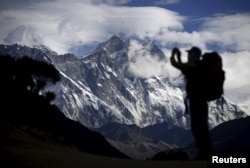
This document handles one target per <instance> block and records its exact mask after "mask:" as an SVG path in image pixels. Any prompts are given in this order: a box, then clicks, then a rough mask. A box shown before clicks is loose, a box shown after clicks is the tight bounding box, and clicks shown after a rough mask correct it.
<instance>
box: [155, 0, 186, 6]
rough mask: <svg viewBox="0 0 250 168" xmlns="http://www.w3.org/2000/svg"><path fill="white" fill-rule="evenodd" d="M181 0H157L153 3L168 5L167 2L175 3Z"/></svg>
mask: <svg viewBox="0 0 250 168" xmlns="http://www.w3.org/2000/svg"><path fill="white" fill-rule="evenodd" d="M180 1H181V0H159V1H157V2H156V3H155V5H169V4H177V3H180Z"/></svg>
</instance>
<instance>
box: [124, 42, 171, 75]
mask: <svg viewBox="0 0 250 168" xmlns="http://www.w3.org/2000/svg"><path fill="white" fill-rule="evenodd" d="M150 45H151V44H150V43H149V44H147V45H142V44H141V43H139V42H138V41H136V40H130V43H129V48H128V56H129V62H130V63H129V66H128V71H129V72H130V73H131V74H132V75H134V76H136V77H140V78H150V77H152V76H163V75H166V72H167V61H166V60H167V58H166V59H165V60H162V59H160V56H158V55H152V53H151V52H150Z"/></svg>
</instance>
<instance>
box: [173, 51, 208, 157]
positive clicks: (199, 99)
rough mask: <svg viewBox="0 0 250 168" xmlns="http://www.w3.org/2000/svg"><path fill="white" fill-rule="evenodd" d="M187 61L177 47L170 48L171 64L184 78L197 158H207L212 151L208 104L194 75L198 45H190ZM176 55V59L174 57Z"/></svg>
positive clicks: (195, 74)
mask: <svg viewBox="0 0 250 168" xmlns="http://www.w3.org/2000/svg"><path fill="white" fill-rule="evenodd" d="M187 53H188V61H187V62H186V63H183V62H182V60H181V52H180V50H179V49H178V48H174V49H173V50H172V55H171V57H170V61H171V64H172V65H173V66H174V67H175V68H177V69H179V70H180V71H181V72H182V73H183V74H184V76H185V78H186V93H187V97H188V102H189V103H188V104H189V106H188V107H186V108H189V110H188V111H189V112H190V116H191V128H192V133H193V136H194V138H195V143H196V146H197V148H198V149H199V153H198V158H197V159H207V158H208V156H209V155H210V154H211V152H212V145H211V139H210V134H209V128H208V104H207V101H206V100H205V98H203V97H204V96H203V95H201V92H200V89H198V87H199V86H198V85H199V82H197V79H196V76H197V73H199V72H198V71H197V69H198V66H199V65H200V64H199V62H200V57H201V50H200V49H199V48H198V47H192V48H191V49H190V50H188V51H187ZM175 56H177V60H176V58H175Z"/></svg>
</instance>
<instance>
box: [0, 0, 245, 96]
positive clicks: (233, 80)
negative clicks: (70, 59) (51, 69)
mask: <svg viewBox="0 0 250 168" xmlns="http://www.w3.org/2000/svg"><path fill="white" fill-rule="evenodd" d="M0 25H1V28H0V43H4V44H12V43H20V44H25V45H30V46H32V45H33V44H44V45H47V46H49V47H50V48H51V49H52V50H54V51H56V52H57V53H59V54H63V53H67V52H72V51H74V50H73V49H74V48H75V47H76V46H80V45H83V46H86V47H89V46H92V44H95V45H96V44H98V43H100V42H103V41H105V40H107V39H108V38H109V37H111V36H112V35H113V34H115V33H118V34H120V35H122V36H123V37H124V38H126V39H128V38H130V37H136V38H137V39H141V40H145V39H147V40H149V39H150V40H153V41H155V42H156V43H157V44H158V45H159V46H160V47H161V49H162V50H163V51H164V52H165V53H166V55H167V56H169V53H170V49H171V48H172V47H173V46H175V45H176V46H178V47H180V48H181V50H182V51H184V50H185V49H187V48H189V47H191V46H193V45H196V46H199V47H200V48H201V49H202V50H203V51H204V52H206V51H210V50H213V49H216V50H218V51H219V52H220V54H221V55H222V56H223V60H224V67H225V70H226V73H227V76H226V77H227V80H226V83H225V87H226V91H225V92H226V93H227V94H231V93H234V95H235V96H231V97H232V99H235V101H236V100H237V99H236V97H239V94H238V93H239V92H244V93H245V94H249V95H250V89H249V88H250V87H248V86H250V70H249V65H250V59H249V58H250V33H249V30H250V1H249V0H204V1H201V0H84V1H83V0H70V1H69V0H11V1H10V0H0ZM133 44H136V42H135V43H133ZM185 54H186V53H183V57H185ZM170 71H172V70H170ZM173 71H174V70H173ZM175 73H176V72H175ZM155 75H158V74H155ZM243 88H244V89H243ZM242 90H244V91H242ZM231 95H232V94H231ZM240 95H242V93H241V94H240ZM249 97H250V96H249Z"/></svg>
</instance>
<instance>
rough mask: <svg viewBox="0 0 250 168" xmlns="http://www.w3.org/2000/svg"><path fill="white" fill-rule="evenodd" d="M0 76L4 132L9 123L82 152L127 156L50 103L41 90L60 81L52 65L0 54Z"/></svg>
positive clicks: (48, 94)
mask: <svg viewBox="0 0 250 168" xmlns="http://www.w3.org/2000/svg"><path fill="white" fill-rule="evenodd" d="M0 76H1V82H0V90H1V95H0V96H1V110H0V123H1V124H0V126H1V130H2V131H3V132H5V133H6V131H4V130H5V129H6V127H4V125H5V126H6V125H12V126H14V127H16V128H25V129H24V130H25V131H26V132H28V133H30V135H32V136H37V137H38V138H40V139H41V140H42V141H44V142H46V141H47V140H48V139H46V137H50V138H52V139H54V140H58V139H61V141H62V139H63V142H64V143H65V144H71V145H73V146H75V147H76V148H77V149H79V150H81V151H84V152H88V153H91V154H96V155H104V156H112V157H119V158H128V157H127V156H126V155H125V154H123V153H121V152H120V151H119V150H117V149H116V148H114V147H112V146H111V145H110V144H109V143H108V142H107V140H106V139H105V138H104V137H103V136H102V135H101V134H99V133H97V132H94V131H91V130H89V129H87V128H86V127H85V126H83V125H81V124H80V123H78V122H76V121H73V120H70V119H68V118H66V117H65V116H64V115H63V113H62V112H61V111H60V110H59V109H58V108H57V107H56V106H55V105H51V101H52V100H53V99H54V98H55V95H54V93H52V92H49V91H47V92H46V91H44V88H45V86H46V85H48V84H55V83H56V82H57V81H59V80H60V74H59V72H58V71H57V69H55V68H54V66H53V65H51V64H47V63H45V62H40V61H35V60H32V59H30V58H28V57H22V58H19V59H15V58H13V57H10V56H0ZM3 123H5V124H3ZM6 123H7V124H6ZM34 130H40V131H42V132H44V133H43V134H46V136H41V135H39V134H38V133H34ZM36 132H37V131H36ZM7 134H8V135H9V134H11V132H7V133H6V134H4V133H3V134H1V139H4V136H5V135H7ZM16 138H18V137H16ZM1 145H3V146H4V145H5V142H4V141H2V142H1Z"/></svg>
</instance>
